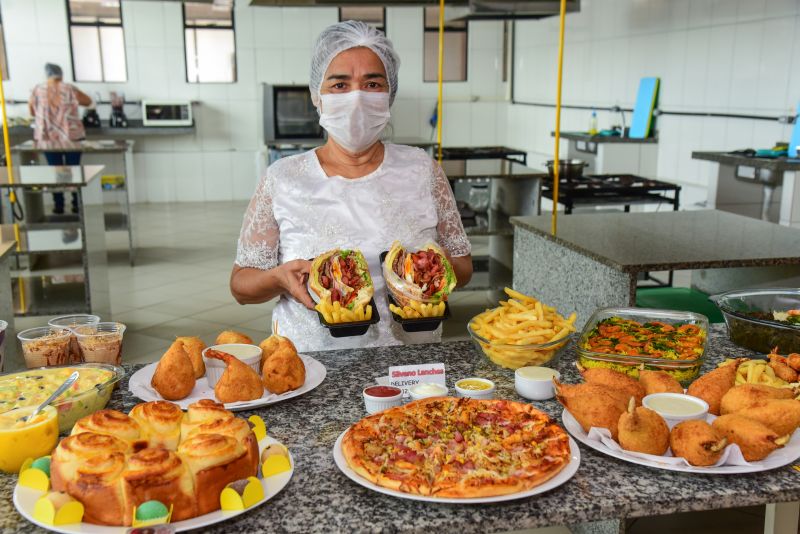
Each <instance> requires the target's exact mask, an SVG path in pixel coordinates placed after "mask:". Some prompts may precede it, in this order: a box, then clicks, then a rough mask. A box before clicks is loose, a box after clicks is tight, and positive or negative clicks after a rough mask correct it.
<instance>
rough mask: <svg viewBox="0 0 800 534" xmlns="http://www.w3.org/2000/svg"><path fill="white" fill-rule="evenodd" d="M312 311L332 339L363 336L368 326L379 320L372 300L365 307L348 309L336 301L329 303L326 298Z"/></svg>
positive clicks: (357, 306)
mask: <svg viewBox="0 0 800 534" xmlns="http://www.w3.org/2000/svg"><path fill="white" fill-rule="evenodd" d="M314 309H315V310H317V315H318V316H319V322H320V324H322V326H324V327H325V328H327V329H328V330H330V333H331V335H332V336H333V337H347V336H361V335H364V334H365V333H366V332H367V330H368V329H369V327H370V325H373V324H375V323H377V322H378V321H379V320H380V316H379V315H378V310H376V309H375V300H374V299H372V300H370V301H369V304H367V305H364V304H358V305H356V306H353V308H352V309H349V308H346V307H344V306H342V305H341V303H340V302H338V301H337V302H331V301H330V299H327V298H326V299H321V300H320V301H319V302H318V303H317V305H316V306H314Z"/></svg>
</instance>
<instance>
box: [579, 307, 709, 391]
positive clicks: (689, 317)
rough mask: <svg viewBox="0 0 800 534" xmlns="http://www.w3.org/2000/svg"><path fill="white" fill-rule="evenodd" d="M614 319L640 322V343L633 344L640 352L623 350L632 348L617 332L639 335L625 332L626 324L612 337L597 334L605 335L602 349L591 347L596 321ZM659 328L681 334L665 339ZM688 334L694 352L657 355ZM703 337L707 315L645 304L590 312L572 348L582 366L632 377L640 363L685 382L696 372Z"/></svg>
mask: <svg viewBox="0 0 800 534" xmlns="http://www.w3.org/2000/svg"><path fill="white" fill-rule="evenodd" d="M614 321H617V322H620V324H623V323H625V322H627V321H635V322H637V323H639V324H640V325H641V328H642V329H643V330H642V332H643V334H641V336H642V341H641V343H643V344H642V346H641V347H638V348H637V351H638V352H640V353H641V354H638V355H637V354H629V353H626V351H625V350H623V349H626V347H627V352H633V350H631V347H629V346H628V345H626V343H625V339H623V338H622V337H621V336H623V335H624V336H633V337H634V338H635V337H636V336H637V335H639V334H636V333H629V332H627V327H625V331H621V332H620V334H619V335H618V336H616V337H614V336H601V337H606V338H608V343H609V345H608V346H607V348H604V349H603V350H606V351H607V352H601V351H599V350H595V349H596V348H597V341H593V339H592V338H593V337H596V336H598V330H599V328H600V325H601V324H603V325H607V324H610V323H611V322H614ZM659 330H662V331H666V330H669V331H670V332H673V331H681V332H682V334H681V335H682V336H684V337H682V338H681V341H680V342H672V341H668V340H667V338H666V337H665V336H664V335H663V334H661V333H659V332H658V331H659ZM651 332H656V335H651ZM692 338H696V339H694V341H696V344H694V346H695V347H696V351H697V352H696V353H692V354H688V351H687V353H685V354H679V355H676V354H665V355H663V356H662V355H659V353H662V354H663V353H668V352H670V351H669V350H667V349H669V347H681V346H682V344H685V343H686V342H687V341H689V340H690V339H692ZM597 339H600V338H599V337H598V338H597ZM707 341H708V318H707V317H706V316H705V315H701V314H699V313H692V312H679V311H673V310H656V309H649V308H603V309H600V310H597V311H596V312H594V314H592V316H591V317H590V318H589V321H588V322H587V323H586V326H584V328H583V332H581V336H580V339H579V341H578V343H577V344H576V352H577V354H578V363H580V364H581V365H582V366H583V367H586V368H590V367H606V368H609V369H614V370H616V371H620V372H622V373H625V374H628V375H630V376H633V377H634V378H636V377H638V376H639V370H640V368H641V367H642V365H644V369H648V370H657V371H666V372H667V373H669V374H670V375H672V376H673V377H674V378H675V379H676V380H677V381H678V382H681V383H682V384H684V385H686V384H687V383H688V382H690V381H691V380H693V379H694V378H695V377H697V375H698V374H699V373H700V367H701V366H702V365H703V360H704V358H705V349H706V343H707ZM632 343H638V341H633V340H632ZM665 343H666V344H665ZM670 350H671V349H670ZM648 353H649V354H648Z"/></svg>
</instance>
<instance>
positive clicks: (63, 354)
mask: <svg viewBox="0 0 800 534" xmlns="http://www.w3.org/2000/svg"><path fill="white" fill-rule="evenodd" d="M69 337H70V331H69V329H67V328H59V327H56V326H37V327H36V328H29V329H27V330H23V331H22V332H20V333H19V334H17V339H19V342H20V343H21V344H22V354H23V356H24V357H25V365H26V366H27V367H28V369H34V368H36V367H51V366H53V365H66V364H68V363H69Z"/></svg>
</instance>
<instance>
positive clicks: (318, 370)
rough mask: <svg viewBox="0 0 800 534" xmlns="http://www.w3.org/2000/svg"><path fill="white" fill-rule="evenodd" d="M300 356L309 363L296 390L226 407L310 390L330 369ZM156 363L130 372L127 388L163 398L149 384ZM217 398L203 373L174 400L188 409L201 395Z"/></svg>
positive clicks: (254, 404)
mask: <svg viewBox="0 0 800 534" xmlns="http://www.w3.org/2000/svg"><path fill="white" fill-rule="evenodd" d="M299 356H300V358H301V359H302V360H303V364H305V366H306V381H305V383H303V385H302V386H301V387H299V388H297V389H295V390H293V391H287V392H286V393H283V394H281V395H276V394H274V393H270V392H269V391H267V390H264V395H263V396H262V397H261V398H260V399H256V400H251V401H242V402H228V403H225V408H226V409H228V410H231V411H234V412H236V411H241V410H249V409H251V408H257V407H259V406H266V405H268V404H274V403H276V402H281V401H284V400H286V399H291V398H292V397H298V396H300V395H303V394H304V393H308V392H309V391H311V390H312V389H314V388H315V387H317V386H318V385H320V384H322V381H323V380H325V375H326V374H327V373H328V372H327V370H326V369H325V366H324V365H322V364H321V363H320V362H319V361H318V360H315V359H314V358H312V357H311V356H306V355H305V354H300V355H299ZM157 365H158V362H156V363H151V364H150V365H146V366H144V367H142V368H141V369H139V370H138V371H136V372H135V373H133V376H131V379H130V381H129V382H128V389H129V390H130V391H131V393H133V394H134V395H136V396H137V397H139V398H140V399H142V400H143V401H157V400H164V398H163V397H162V396H161V395H159V394H158V392H157V391H156V390H155V389H153V387H152V386H151V385H150V380H151V379H152V378H153V373H155V372H156V366H157ZM215 398H216V397H215V396H214V388H212V387H209V386H208V380H206V377H204V376H203V377H200V378H198V379H197V382H195V385H194V389H193V390H192V392H191V393H190V394H189V396H188V397H186V398H185V399H181V400H177V401H171V402H174V403H175V404H177V405H178V406H180V407H181V408H183V409H184V410H186V409H187V408H188V407H189V405H190V404H192V403H194V402H197V401H199V400H200V399H215Z"/></svg>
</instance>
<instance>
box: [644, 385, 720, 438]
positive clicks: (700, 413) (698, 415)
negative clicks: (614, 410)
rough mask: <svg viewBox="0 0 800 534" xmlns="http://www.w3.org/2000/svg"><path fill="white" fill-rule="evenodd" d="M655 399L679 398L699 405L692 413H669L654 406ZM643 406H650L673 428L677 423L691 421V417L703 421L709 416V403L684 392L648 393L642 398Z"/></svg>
mask: <svg viewBox="0 0 800 534" xmlns="http://www.w3.org/2000/svg"><path fill="white" fill-rule="evenodd" d="M654 399H678V400H681V401H686V402H691V403H692V404H694V405H696V406H697V410H696V411H695V412H693V413H691V414H686V415H677V414H674V413H669V412H667V411H663V410H659V409H657V408H654V407H653V405H652V402H653V400H654ZM642 406H644V407H645V408H649V409H651V410H653V411H654V412H656V413H657V414H658V415H660V416H661V417H663V418H664V421H666V422H667V426H668V427H669V428H670V430H672V427H673V426H675V425H677V424H678V423H680V422H682V421H689V420H691V419H699V420H701V421H705V420H706V417H707V416H708V403H707V402H706V401H704V400H703V399H701V398H698V397H694V396H692V395H685V394H683V393H653V394H652V395H647V396H646V397H645V398H643V399H642Z"/></svg>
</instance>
